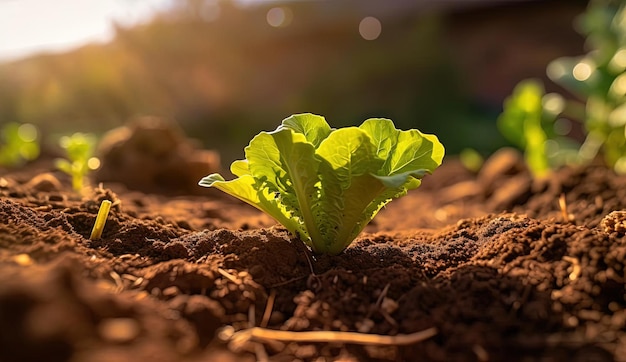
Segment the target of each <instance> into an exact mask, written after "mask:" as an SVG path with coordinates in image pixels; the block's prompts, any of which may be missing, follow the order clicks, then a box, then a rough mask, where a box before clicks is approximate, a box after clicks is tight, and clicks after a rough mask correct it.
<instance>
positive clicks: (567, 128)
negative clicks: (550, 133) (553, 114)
mask: <svg viewBox="0 0 626 362" xmlns="http://www.w3.org/2000/svg"><path fill="white" fill-rule="evenodd" d="M553 127H554V133H556V134H558V135H559V136H565V135H568V134H569V133H570V132H571V131H572V121H570V120H569V119H565V118H559V119H557V120H556V121H554V126H553Z"/></svg>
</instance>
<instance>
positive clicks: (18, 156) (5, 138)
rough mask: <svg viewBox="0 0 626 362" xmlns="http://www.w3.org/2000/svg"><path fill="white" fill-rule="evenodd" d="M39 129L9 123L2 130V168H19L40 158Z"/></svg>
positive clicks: (0, 137) (30, 125) (27, 124)
mask: <svg viewBox="0 0 626 362" xmlns="http://www.w3.org/2000/svg"><path fill="white" fill-rule="evenodd" d="M39 152H40V149H39V132H38V130H37V127H36V126H34V125H32V124H30V123H24V124H19V123H17V122H9V123H7V124H6V125H4V126H3V127H2V128H1V129H0V166H6V167H18V166H21V165H23V164H24V163H26V162H28V161H32V160H35V159H36V158H37V157H39Z"/></svg>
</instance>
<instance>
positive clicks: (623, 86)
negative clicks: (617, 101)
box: [611, 73, 626, 96]
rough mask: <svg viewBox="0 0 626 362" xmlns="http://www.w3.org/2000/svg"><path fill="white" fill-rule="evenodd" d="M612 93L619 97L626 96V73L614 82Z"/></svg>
mask: <svg viewBox="0 0 626 362" xmlns="http://www.w3.org/2000/svg"><path fill="white" fill-rule="evenodd" d="M611 91H612V92H613V93H615V94H617V95H619V96H623V95H626V73H625V74H622V75H620V76H619V77H617V78H616V79H615V81H613V84H612V85H611Z"/></svg>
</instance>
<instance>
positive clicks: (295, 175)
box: [199, 114, 444, 255]
mask: <svg viewBox="0 0 626 362" xmlns="http://www.w3.org/2000/svg"><path fill="white" fill-rule="evenodd" d="M245 156H246V159H244V160H238V161H235V162H233V163H232V165H231V168H230V170H231V172H232V173H233V174H234V175H236V176H237V177H238V178H236V179H234V180H230V181H226V180H224V178H223V177H222V176H221V175H219V174H211V175H208V176H206V177H204V178H203V179H202V180H201V181H200V183H199V184H200V185H201V186H205V187H215V188H217V189H219V190H221V191H223V192H226V193H228V194H230V195H232V196H234V197H236V198H239V199H240V200H242V201H244V202H247V203H248V204H250V205H252V206H254V207H256V208H258V209H259V210H261V211H264V212H265V213H267V214H269V215H270V216H272V217H274V219H276V220H277V221H278V222H280V223H281V224H282V225H283V226H285V228H287V230H289V231H290V232H291V233H292V234H294V235H296V236H298V237H299V238H300V239H301V240H302V241H304V242H305V243H306V244H307V245H308V246H309V247H311V248H312V249H313V251H315V252H318V253H327V254H333V255H334V254H339V253H340V252H341V251H343V250H344V249H345V248H346V247H348V245H349V244H350V243H351V242H352V241H353V240H354V239H355V238H356V237H357V235H358V234H359V233H360V232H361V231H362V230H363V228H365V226H366V225H367V224H368V223H369V222H370V221H371V220H372V218H374V216H375V215H376V214H377V213H378V211H379V210H380V209H381V208H382V207H383V206H384V205H385V204H387V203H388V202H389V201H391V200H393V199H396V198H398V197H401V196H403V195H405V194H406V193H407V191H408V190H411V189H414V188H417V187H419V186H420V184H421V178H422V177H424V175H426V174H427V173H431V172H432V171H433V170H435V169H436V168H437V167H438V166H439V165H440V164H441V161H442V159H443V156H444V147H443V145H442V144H441V143H440V142H439V140H438V139H437V137H436V136H435V135H430V134H423V133H421V132H420V131H418V130H415V129H412V130H408V131H401V130H397V129H396V128H395V126H394V124H393V122H392V121H391V120H389V119H382V118H371V119H368V120H366V121H365V122H363V124H361V125H360V126H359V127H346V128H340V129H332V128H330V126H329V125H328V123H326V120H325V119H324V117H321V116H317V115H313V114H296V115H293V116H291V117H289V118H287V119H285V120H283V122H282V124H281V125H280V126H279V127H278V128H277V129H276V130H275V131H273V132H261V133H259V134H258V135H256V136H255V137H254V138H253V139H252V141H250V144H249V145H248V146H247V147H246V148H245Z"/></svg>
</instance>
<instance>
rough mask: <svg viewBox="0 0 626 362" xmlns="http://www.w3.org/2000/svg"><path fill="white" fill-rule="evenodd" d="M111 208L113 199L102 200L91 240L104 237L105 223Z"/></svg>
mask: <svg viewBox="0 0 626 362" xmlns="http://www.w3.org/2000/svg"><path fill="white" fill-rule="evenodd" d="M109 210H111V201H109V200H102V203H101V204H100V209H99V210H98V215H97V216H96V222H95V223H94V225H93V229H91V236H90V237H89V240H98V239H100V238H101V237H102V231H103V230H104V224H105V223H106V222H107V216H109Z"/></svg>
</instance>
